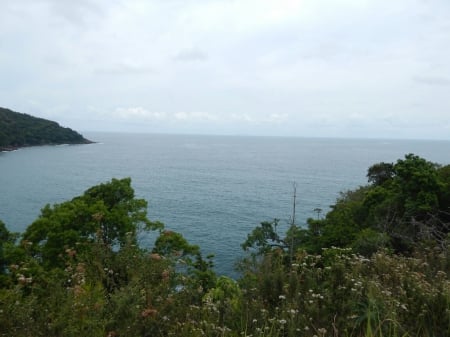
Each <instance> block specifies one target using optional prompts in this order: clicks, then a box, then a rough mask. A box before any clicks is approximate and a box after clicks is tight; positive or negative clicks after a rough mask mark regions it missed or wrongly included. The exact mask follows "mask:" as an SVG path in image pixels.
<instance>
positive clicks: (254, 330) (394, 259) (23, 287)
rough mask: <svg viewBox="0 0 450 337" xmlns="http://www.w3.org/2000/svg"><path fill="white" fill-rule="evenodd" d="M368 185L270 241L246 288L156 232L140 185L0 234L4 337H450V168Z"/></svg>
mask: <svg viewBox="0 0 450 337" xmlns="http://www.w3.org/2000/svg"><path fill="white" fill-rule="evenodd" d="M368 178H369V182H370V185H368V186H365V187H360V188H358V189H357V190H355V191H349V192H346V193H343V194H342V196H341V198H339V199H338V200H337V202H336V205H334V207H333V208H332V210H331V211H330V212H329V213H328V214H326V216H325V218H323V219H320V218H319V219H309V220H308V227H307V228H300V227H298V226H297V225H296V224H295V221H294V220H295V219H293V221H292V223H291V224H290V228H289V230H288V231H287V232H286V233H283V234H282V233H279V232H278V229H279V226H278V221H277V220H274V221H273V222H263V223H262V224H261V225H260V226H258V227H256V228H255V229H254V231H253V232H252V233H250V234H249V235H248V237H247V240H245V242H244V243H243V248H244V249H246V250H248V251H249V253H248V255H247V256H246V257H245V258H243V259H242V261H240V263H239V264H238V269H239V270H240V271H241V277H240V278H239V279H238V280H232V279H230V278H227V277H225V276H219V275H216V274H215V273H214V271H213V265H212V260H211V259H212V258H211V257H206V258H205V257H203V256H202V254H201V251H200V249H199V247H197V246H195V245H191V244H189V242H187V241H186V240H185V239H184V238H183V236H182V235H181V234H179V233H176V232H172V231H170V230H167V229H164V226H163V224H161V223H159V222H152V221H150V220H148V219H147V216H146V209H147V204H146V202H145V200H142V199H136V198H135V196H134V191H133V189H132V187H131V181H130V179H122V180H117V179H113V180H112V181H110V182H108V183H104V184H101V185H98V186H94V187H92V188H90V189H88V190H87V191H86V192H85V193H84V194H83V195H81V196H79V197H76V198H74V199H72V200H71V201H67V202H64V203H62V204H59V205H54V206H46V207H45V208H44V209H43V210H42V212H41V215H40V216H39V218H38V219H37V220H36V221H35V222H33V223H32V224H31V225H30V226H29V227H28V228H27V230H26V231H25V233H23V234H21V235H19V234H14V233H11V232H9V231H8V230H7V229H6V228H5V226H4V224H2V223H1V222H0V336H48V337H50V336H109V337H113V336H267V337H271V336H308V337H313V336H317V337H324V336H333V337H337V336H380V337H382V336H392V337H396V336H425V337H427V336H436V337H437V336H449V335H450V279H449V273H450V268H449V267H450V262H449V261H450V259H449V258H450V256H449V243H450V238H449V231H448V216H449V214H448V207H449V206H450V198H449V191H450V186H449V183H450V167H449V166H445V167H440V166H438V165H435V164H433V163H430V162H428V161H426V160H424V159H422V158H419V157H417V156H414V155H407V156H406V157H405V158H404V159H402V160H399V161H397V163H395V164H388V163H380V164H376V165H374V166H372V167H371V168H369V171H368ZM148 231H157V238H156V240H155V243H154V245H153V247H142V246H140V245H139V244H138V239H139V237H141V236H142V235H146V232H148Z"/></svg>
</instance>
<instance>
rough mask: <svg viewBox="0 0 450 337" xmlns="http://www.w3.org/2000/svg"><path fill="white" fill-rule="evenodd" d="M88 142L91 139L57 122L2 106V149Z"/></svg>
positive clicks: (0, 137) (0, 112)
mask: <svg viewBox="0 0 450 337" xmlns="http://www.w3.org/2000/svg"><path fill="white" fill-rule="evenodd" d="M86 143H90V141H89V140H87V139H85V138H83V136H82V135H80V134H79V133H77V132H75V131H73V130H72V129H69V128H64V127H61V126H60V125H59V124H58V123H56V122H52V121H49V120H46V119H42V118H37V117H33V116H30V115H27V114H22V113H19V112H14V111H12V110H9V109H5V108H0V151H2V150H10V149H14V148H19V147H23V146H34V145H50V144H52V145H53V144H86Z"/></svg>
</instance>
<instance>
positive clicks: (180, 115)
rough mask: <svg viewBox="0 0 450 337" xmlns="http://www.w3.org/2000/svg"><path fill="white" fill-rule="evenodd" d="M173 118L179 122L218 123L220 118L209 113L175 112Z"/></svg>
mask: <svg viewBox="0 0 450 337" xmlns="http://www.w3.org/2000/svg"><path fill="white" fill-rule="evenodd" d="M173 117H174V118H175V119H176V120H178V121H217V120H218V117H217V116H216V115H214V114H211V113H208V112H195V111H194V112H185V111H181V112H175V113H174V114H173Z"/></svg>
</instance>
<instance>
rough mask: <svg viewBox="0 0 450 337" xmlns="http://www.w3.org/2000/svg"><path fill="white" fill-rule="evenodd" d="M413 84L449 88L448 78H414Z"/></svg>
mask: <svg viewBox="0 0 450 337" xmlns="http://www.w3.org/2000/svg"><path fill="white" fill-rule="evenodd" d="M413 80H414V82H416V83H419V84H425V85H432V86H450V78H448V77H440V76H415V77H414V78H413Z"/></svg>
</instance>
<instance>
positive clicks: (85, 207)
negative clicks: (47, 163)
mask: <svg viewBox="0 0 450 337" xmlns="http://www.w3.org/2000/svg"><path fill="white" fill-rule="evenodd" d="M161 226H162V224H161V223H158V222H151V221H150V220H149V219H147V202H146V201H145V200H143V199H136V198H135V197H134V190H133V189H132V187H131V179H130V178H125V179H120V180H118V179H112V180H111V181H110V182H108V183H105V184H100V185H98V186H94V187H92V188H90V189H88V190H87V191H86V192H85V193H84V194H83V195H81V196H79V197H76V198H74V199H72V200H71V201H67V202H64V203H62V204H59V205H58V204H57V205H54V206H49V205H47V206H45V207H44V208H43V209H42V211H41V215H40V216H39V218H38V219H37V220H36V221H35V222H33V223H32V224H31V225H30V226H29V227H28V228H27V230H26V231H25V233H24V235H23V238H22V241H23V242H27V243H28V244H29V245H30V252H31V254H32V255H33V256H35V257H37V258H39V259H40V261H41V262H42V263H43V264H45V265H46V266H49V267H63V266H64V257H65V256H67V252H68V251H69V250H70V251H75V252H76V253H77V254H79V253H82V252H83V251H85V250H89V248H90V246H89V244H90V243H92V242H99V243H101V244H103V245H104V246H105V247H106V248H107V249H110V250H114V249H117V248H120V246H122V245H124V244H125V243H127V242H129V240H132V241H136V235H137V232H138V230H139V229H156V228H160V227H161Z"/></svg>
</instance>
